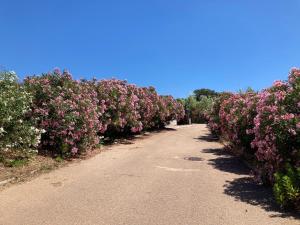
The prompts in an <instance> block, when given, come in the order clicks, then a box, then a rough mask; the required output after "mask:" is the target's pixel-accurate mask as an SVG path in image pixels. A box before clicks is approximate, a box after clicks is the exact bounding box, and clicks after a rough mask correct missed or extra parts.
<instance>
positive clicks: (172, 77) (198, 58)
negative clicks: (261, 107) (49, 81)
mask: <svg viewBox="0 0 300 225" xmlns="http://www.w3.org/2000/svg"><path fill="white" fill-rule="evenodd" d="M299 12H300V0H264V1H262V0H235V1H234V0H222V1H221V0H205V1H201V0H186V1H184V0H147V1H146V0H136V1H133V0H107V1H101V0H94V1H93V0H85V1H83V0H81V1H79V0H77V1H76V0H74V1H67V0H64V1H63V0H35V1H34V0H26V1H25V0H24V1H23V0H19V1H16V0H0V65H1V66H3V67H5V68H6V69H9V70H15V71H16V72H17V73H18V74H19V76H20V77H24V76H25V75H32V74H40V73H42V72H48V71H50V70H51V69H53V68H54V67H60V68H62V69H63V68H66V69H68V70H70V72H71V73H72V74H73V75H74V77H75V78H81V77H85V78H90V77H93V76H96V77H97V78H110V77H117V78H120V79H127V80H128V81H129V82H132V83H136V84H138V85H143V86H148V85H153V86H155V87H156V88H157V89H158V91H159V92H160V93H161V94H172V95H174V96H175V97H184V96H187V95H188V94H189V93H191V91H192V90H194V89H196V88H202V87H205V88H211V89H215V90H218V91H221V90H231V91H236V90H238V89H240V88H246V87H248V86H251V87H253V88H255V89H260V88H263V87H266V86H269V85H270V84H272V82H273V80H276V79H286V77H287V73H288V71H289V69H290V67H292V66H298V67H300V29H299V26H300V13H299Z"/></svg>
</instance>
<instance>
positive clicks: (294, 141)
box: [206, 68, 300, 210]
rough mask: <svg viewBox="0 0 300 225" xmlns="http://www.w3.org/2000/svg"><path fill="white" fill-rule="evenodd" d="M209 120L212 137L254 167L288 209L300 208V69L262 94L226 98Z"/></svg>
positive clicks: (216, 101)
mask: <svg viewBox="0 0 300 225" xmlns="http://www.w3.org/2000/svg"><path fill="white" fill-rule="evenodd" d="M210 109H211V110H208V114H206V118H207V119H208V125H209V127H210V129H211V131H212V133H213V134H215V135H218V136H220V137H221V138H222V139H224V140H225V141H226V142H228V143H229V144H230V147H231V149H232V150H233V152H235V153H236V154H239V155H240V156H241V157H243V158H244V159H245V160H247V161H248V162H250V163H251V165H252V168H253V174H254V176H255V178H256V180H257V181H258V182H260V183H263V184H266V185H271V186H272V187H273V191H274V196H275V198H276V201H277V202H278V203H279V204H280V205H281V206H282V207H285V208H297V209H298V210H299V207H300V69H297V68H293V69H292V70H291V71H290V73H289V76H288V79H287V80H286V81H275V82H274V84H273V85H272V86H271V87H269V88H266V89H264V90H262V91H259V92H255V91H253V90H247V91H245V92H239V93H222V94H220V95H219V96H218V97H216V98H215V99H214V103H213V106H212V108H210Z"/></svg>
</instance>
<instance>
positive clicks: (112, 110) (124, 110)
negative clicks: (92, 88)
mask: <svg viewBox="0 0 300 225" xmlns="http://www.w3.org/2000/svg"><path fill="white" fill-rule="evenodd" d="M136 89H138V87H136V86H135V85H131V84H128V83H127V82H126V81H122V80H116V79H111V80H101V81H100V82H97V84H96V90H97V93H98V99H99V101H103V102H105V105H106V111H105V113H104V114H103V118H102V120H104V121H105V126H106V128H107V131H106V133H107V134H108V135H111V134H113V133H122V132H129V131H132V132H133V133H136V132H139V131H141V130H142V129H143V124H142V121H141V115H140V113H139V110H138V109H139V104H138V103H139V98H138V96H137V95H136Z"/></svg>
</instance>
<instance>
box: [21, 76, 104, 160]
mask: <svg viewBox="0 0 300 225" xmlns="http://www.w3.org/2000/svg"><path fill="white" fill-rule="evenodd" d="M25 86H26V87H27V90H28V91H29V92H31V93H32V95H33V96H34V97H33V102H32V105H31V107H32V111H31V113H30V116H31V117H33V118H36V121H37V122H36V123H37V124H36V126H37V127H38V128H40V129H44V130H45V133H44V134H42V140H41V141H42V142H41V148H46V149H52V150H53V151H54V152H56V153H60V154H64V155H74V154H76V153H80V152H81V151H83V150H86V149H89V148H92V147H94V146H96V145H97V144H98V143H99V136H98V135H97V133H98V132H99V131H103V130H104V127H105V124H103V123H102V121H101V120H99V117H101V115H102V114H103V112H104V110H105V105H103V104H101V103H100V104H99V100H98V98H97V92H96V91H95V90H94V88H93V86H91V85H90V84H88V83H84V82H78V81H75V80H73V79H72V77H71V75H70V73H68V72H67V71H64V72H63V73H61V72H60V71H59V70H55V71H54V72H52V73H48V74H43V75H41V76H33V77H28V78H26V80H25Z"/></svg>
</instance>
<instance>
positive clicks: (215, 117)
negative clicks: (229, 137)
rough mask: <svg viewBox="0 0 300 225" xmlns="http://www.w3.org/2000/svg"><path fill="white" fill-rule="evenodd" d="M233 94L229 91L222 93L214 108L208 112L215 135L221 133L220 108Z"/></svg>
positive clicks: (209, 124)
mask: <svg viewBox="0 0 300 225" xmlns="http://www.w3.org/2000/svg"><path fill="white" fill-rule="evenodd" d="M231 95H232V94H231V93H228V92H224V93H221V94H220V95H219V97H217V98H216V99H215V100H214V103H213V105H212V110H211V111H210V112H209V113H208V114H206V119H207V121H208V122H207V123H208V127H209V128H210V130H211V132H212V133H213V134H214V135H217V136H220V135H221V121H220V110H221V104H222V102H223V101H225V100H226V99H228V98H230V96H231Z"/></svg>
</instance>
